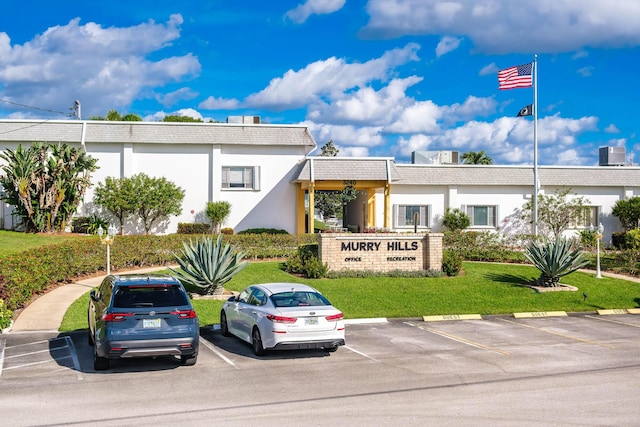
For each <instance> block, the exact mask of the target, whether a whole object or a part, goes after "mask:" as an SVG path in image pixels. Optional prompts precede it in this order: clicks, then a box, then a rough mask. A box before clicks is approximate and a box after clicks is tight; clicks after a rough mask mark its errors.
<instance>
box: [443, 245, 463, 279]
mask: <svg viewBox="0 0 640 427" xmlns="http://www.w3.org/2000/svg"><path fill="white" fill-rule="evenodd" d="M460 270H462V257H461V256H460V254H459V253H458V252H457V251H454V250H450V249H447V250H444V251H443V252H442V271H443V272H444V274H446V275H447V276H449V277H453V276H457V275H458V274H459V273H460Z"/></svg>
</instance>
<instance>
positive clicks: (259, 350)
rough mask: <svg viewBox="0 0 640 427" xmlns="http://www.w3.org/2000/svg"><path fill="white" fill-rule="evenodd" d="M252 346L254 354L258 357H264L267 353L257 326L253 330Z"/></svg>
mask: <svg viewBox="0 0 640 427" xmlns="http://www.w3.org/2000/svg"><path fill="white" fill-rule="evenodd" d="M251 338H252V339H251V345H252V347H253V353H254V354H255V355H256V356H264V355H265V353H266V351H265V349H264V347H263V345H262V337H261V336H260V330H259V329H258V327H257V326H255V327H254V328H253V332H252V333H251Z"/></svg>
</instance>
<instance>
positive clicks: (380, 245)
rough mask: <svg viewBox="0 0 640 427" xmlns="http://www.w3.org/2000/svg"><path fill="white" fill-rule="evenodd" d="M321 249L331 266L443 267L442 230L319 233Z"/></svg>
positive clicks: (324, 261)
mask: <svg viewBox="0 0 640 427" xmlns="http://www.w3.org/2000/svg"><path fill="white" fill-rule="evenodd" d="M318 253H319V255H320V259H321V260H322V262H323V263H326V264H327V265H328V266H329V270H334V271H340V270H371V271H381V272H385V271H392V270H407V271H412V270H438V271H440V270H442V233H428V234H413V233H411V234H392V233H379V234H370V233H361V234H356V233H353V234H352V233H320V234H318Z"/></svg>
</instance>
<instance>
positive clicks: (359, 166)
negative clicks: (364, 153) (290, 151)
mask: <svg viewBox="0 0 640 427" xmlns="http://www.w3.org/2000/svg"><path fill="white" fill-rule="evenodd" d="M399 178H400V175H399V174H398V172H397V171H396V167H395V162H394V161H393V159H392V158H390V157H389V158H386V157H377V158H376V157H370V158H355V157H321V156H309V157H307V158H306V159H305V160H304V162H302V164H301V165H300V168H299V169H298V171H297V173H296V174H295V175H294V177H293V181H294V182H300V181H335V180H338V181H395V180H397V179H399Z"/></svg>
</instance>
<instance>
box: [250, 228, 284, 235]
mask: <svg viewBox="0 0 640 427" xmlns="http://www.w3.org/2000/svg"><path fill="white" fill-rule="evenodd" d="M238 234H289V232H288V231H286V230H280V229H277V228H247V229H246V230H242V231H239V232H238Z"/></svg>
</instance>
